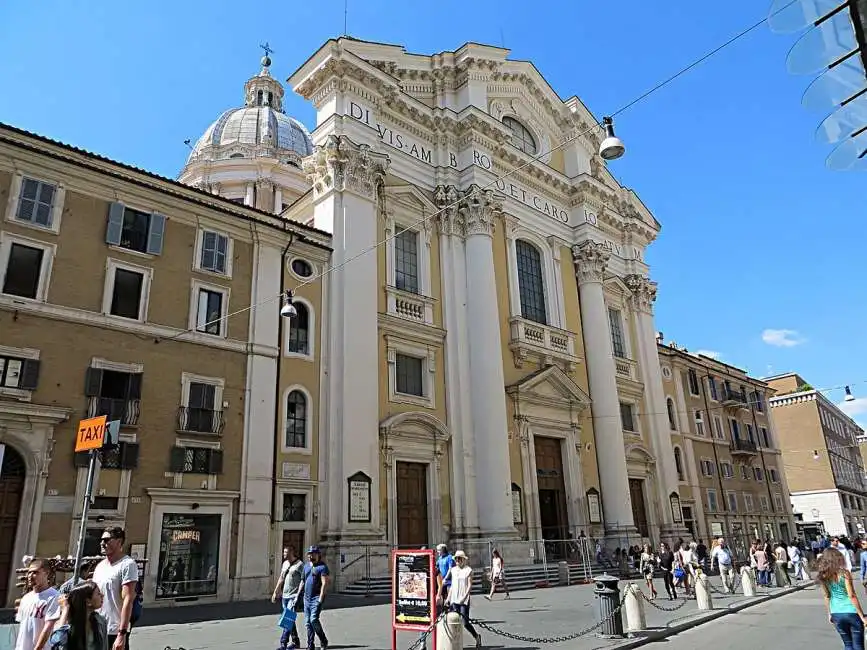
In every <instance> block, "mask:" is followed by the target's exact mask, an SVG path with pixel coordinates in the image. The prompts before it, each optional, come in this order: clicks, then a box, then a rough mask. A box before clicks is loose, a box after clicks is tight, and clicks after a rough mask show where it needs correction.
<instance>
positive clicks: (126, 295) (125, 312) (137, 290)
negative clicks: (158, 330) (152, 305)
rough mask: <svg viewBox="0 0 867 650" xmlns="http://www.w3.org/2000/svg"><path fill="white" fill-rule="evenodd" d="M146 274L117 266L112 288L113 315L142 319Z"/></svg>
mask: <svg viewBox="0 0 867 650" xmlns="http://www.w3.org/2000/svg"><path fill="white" fill-rule="evenodd" d="M144 284H145V275H144V273H139V272H138V271H132V270H130V269H124V268H116V269H115V270H114V283H113V286H112V290H111V308H110V310H109V313H110V314H112V315H113V316H122V317H123V318H132V319H134V320H141V311H142V309H141V308H142V298H143V296H142V290H143V289H144Z"/></svg>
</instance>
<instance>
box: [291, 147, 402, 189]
mask: <svg viewBox="0 0 867 650" xmlns="http://www.w3.org/2000/svg"><path fill="white" fill-rule="evenodd" d="M388 165H389V159H388V156H386V155H385V154H381V153H374V152H372V151H371V150H370V147H369V146H368V145H366V144H355V143H354V142H353V141H352V140H350V139H349V138H347V137H346V136H345V135H340V136H338V135H329V136H328V138H327V139H326V140H325V144H324V145H321V146H318V147H316V151H315V152H314V153H313V155H312V156H310V157H309V158H306V159H305V160H304V172H305V173H306V174H307V178H308V179H309V180H310V182H311V183H312V184H313V191H314V193H315V194H317V195H319V194H323V193H325V192H328V191H331V190H333V191H335V192H343V191H345V190H348V191H351V192H355V193H356V194H359V195H361V196H363V197H365V198H369V199H372V198H374V196H375V195H376V187H377V185H378V184H379V182H380V181H381V180H382V178H383V177H384V176H385V172H386V171H387V170H388Z"/></svg>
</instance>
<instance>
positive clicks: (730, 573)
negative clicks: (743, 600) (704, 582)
mask: <svg viewBox="0 0 867 650" xmlns="http://www.w3.org/2000/svg"><path fill="white" fill-rule="evenodd" d="M714 564H716V565H717V566H719V575H720V578H722V584H723V591H724V592H725V593H729V592H731V591H734V584H735V565H734V559H733V558H732V552H731V549H730V548H729V547H728V545H727V544H726V541H725V539H723V538H722V537H720V538H719V540H717V545H716V546H715V547H714V549H713V553H711V556H710V568H711V570H712V569H713V565H714Z"/></svg>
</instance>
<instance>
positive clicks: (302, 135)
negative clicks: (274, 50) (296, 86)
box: [187, 55, 313, 166]
mask: <svg viewBox="0 0 867 650" xmlns="http://www.w3.org/2000/svg"><path fill="white" fill-rule="evenodd" d="M270 65H271V59H270V57H268V56H267V55H266V56H264V57H262V70H261V72H259V74H257V75H256V76H255V77H252V78H251V79H249V80H248V81H247V83H246V84H245V85H244V96H245V102H244V106H241V107H239V108H232V109H229V110H227V111H225V112H224V113H223V114H222V115H220V117H219V118H217V120H216V121H215V122H214V123H213V124H211V125H210V126H209V127H208V128H207V129H206V130H205V133H204V134H203V135H202V137H201V138H199V140H198V142H196V144H195V146H194V147H193V150H192V152H191V153H190V156H189V158H188V159H187V163H190V162H193V161H199V160H225V159H229V158H258V157H267V158H277V159H279V160H280V161H281V162H285V163H288V164H290V165H295V166H300V164H301V159H302V158H304V157H305V156H309V155H310V154H311V153H313V142H312V140H311V139H310V133H309V131H307V129H306V128H305V127H304V125H303V124H302V123H301V122H299V121H298V120H296V119H294V118H291V117H289V116H288V115H286V114H285V113H283V86H282V85H280V83H279V82H278V81H277V80H276V79H274V78H273V77H272V76H271V73H270V71H269V67H270Z"/></svg>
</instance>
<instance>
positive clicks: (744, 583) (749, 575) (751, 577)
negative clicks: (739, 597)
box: [741, 566, 756, 596]
mask: <svg viewBox="0 0 867 650" xmlns="http://www.w3.org/2000/svg"><path fill="white" fill-rule="evenodd" d="M741 588H742V589H743V590H744V596H755V595H756V577H755V574H754V573H753V570H752V569H751V568H750V567H748V566H744V567H741Z"/></svg>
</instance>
